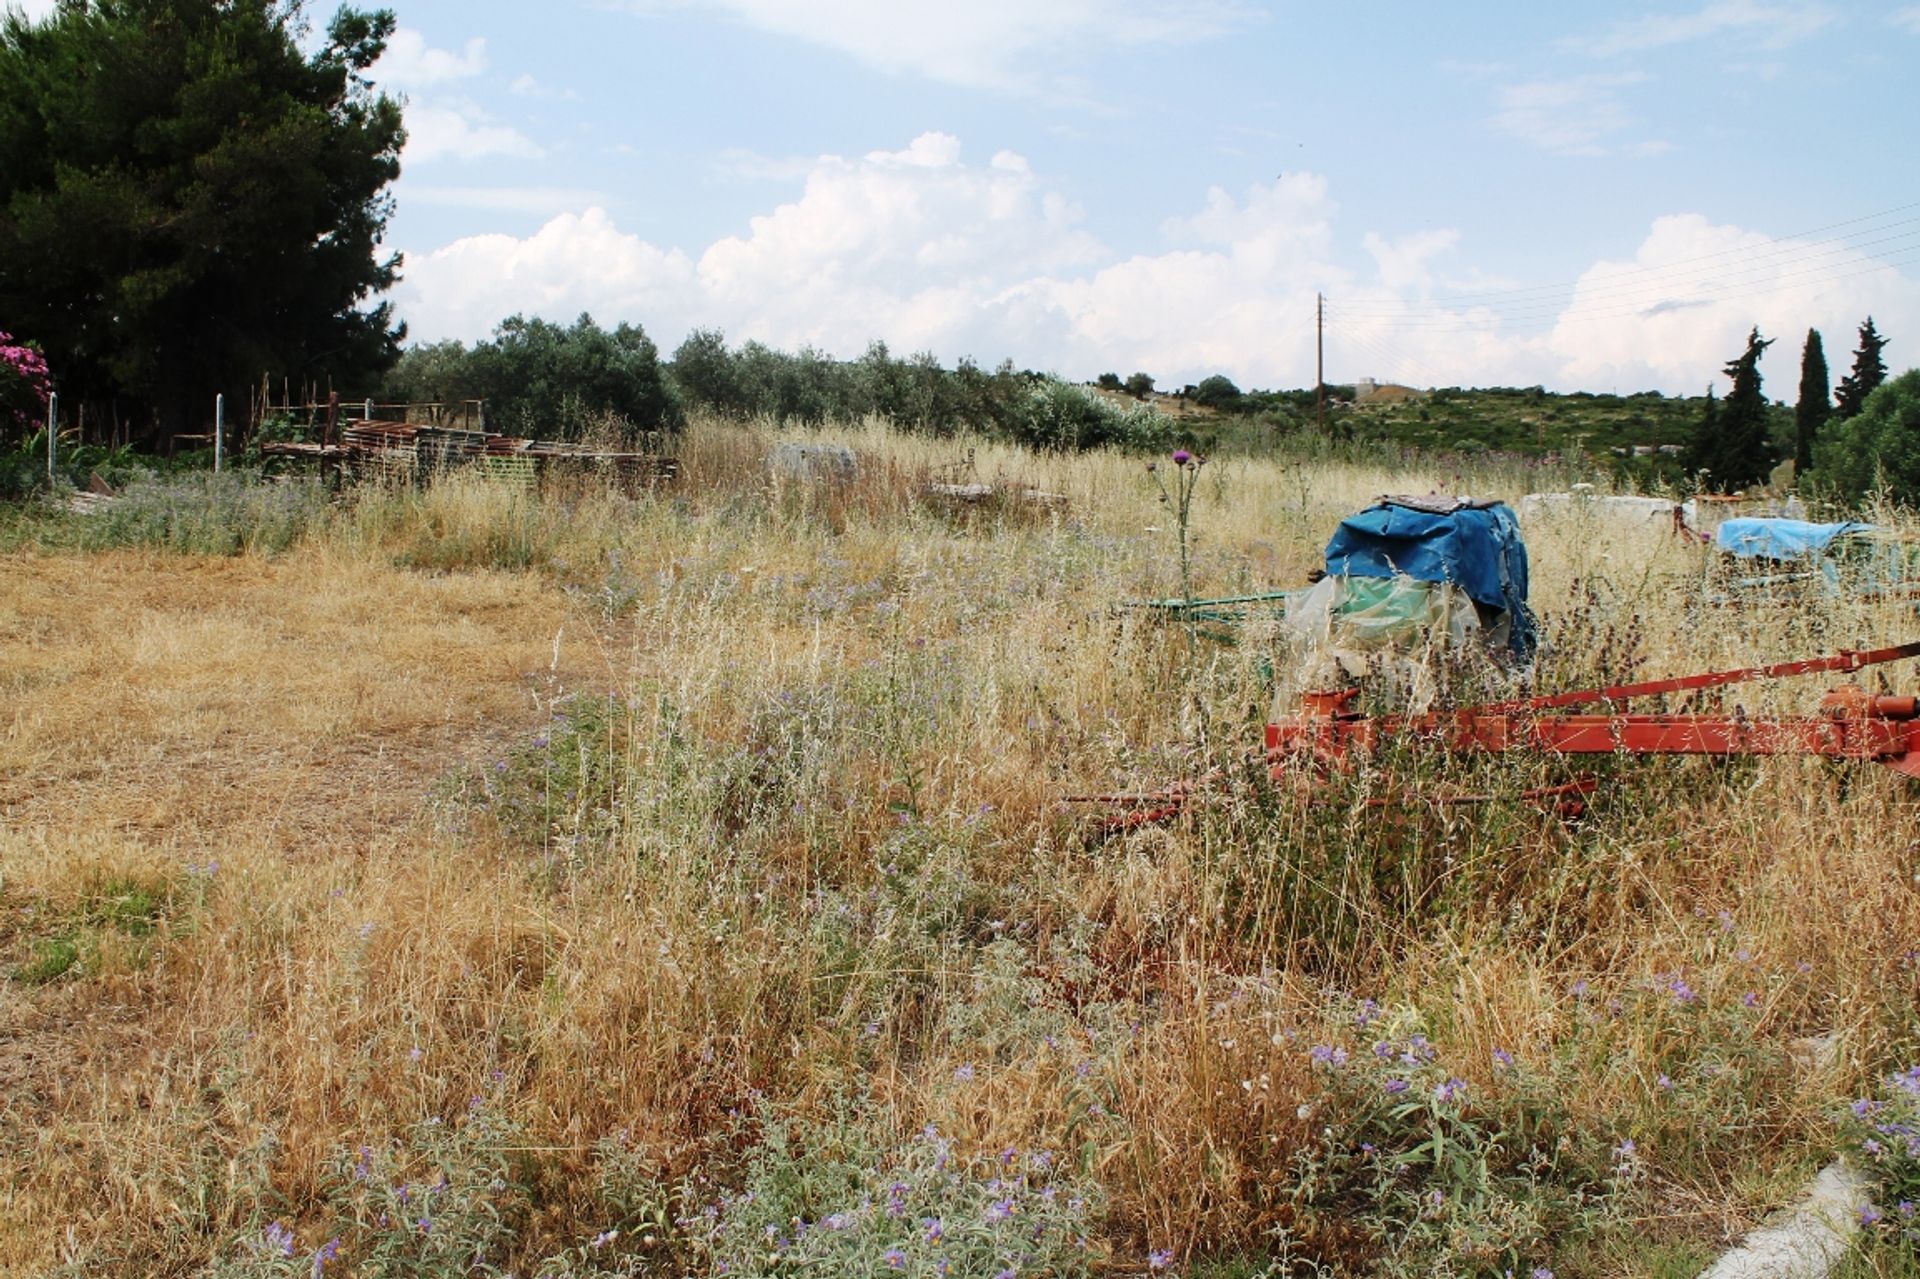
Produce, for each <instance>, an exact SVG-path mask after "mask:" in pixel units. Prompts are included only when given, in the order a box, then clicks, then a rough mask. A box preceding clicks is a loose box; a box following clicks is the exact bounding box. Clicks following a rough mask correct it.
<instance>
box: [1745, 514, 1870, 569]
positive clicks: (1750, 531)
mask: <svg viewBox="0 0 1920 1279" xmlns="http://www.w3.org/2000/svg"><path fill="white" fill-rule="evenodd" d="M1872 527H1873V525H1871V524H1860V523H1855V522H1852V521H1848V522H1846V523H1842V524H1809V523H1807V522H1806V521H1805V520H1782V519H1761V518H1757V517H1756V518H1751V519H1735V520H1725V521H1722V523H1721V525H1720V527H1719V528H1718V529H1715V530H1714V534H1713V540H1714V544H1715V545H1716V546H1718V547H1719V548H1720V549H1721V550H1723V551H1726V552H1728V553H1729V554H1732V555H1738V556H1739V557H1740V558H1742V559H1749V560H1797V559H1803V558H1806V557H1808V556H1812V555H1818V554H1820V553H1821V552H1822V551H1824V550H1826V549H1827V548H1828V547H1829V546H1831V545H1833V543H1834V542H1835V541H1837V540H1839V539H1840V538H1842V537H1845V536H1846V535H1847V534H1849V533H1864V532H1866V531H1867V530H1869V529H1871V528H1872Z"/></svg>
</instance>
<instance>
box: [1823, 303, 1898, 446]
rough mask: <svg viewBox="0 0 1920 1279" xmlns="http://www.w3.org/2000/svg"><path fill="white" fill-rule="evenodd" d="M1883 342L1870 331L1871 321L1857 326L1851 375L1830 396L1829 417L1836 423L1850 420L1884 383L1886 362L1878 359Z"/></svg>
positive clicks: (1880, 337)
mask: <svg viewBox="0 0 1920 1279" xmlns="http://www.w3.org/2000/svg"><path fill="white" fill-rule="evenodd" d="M1886 344H1887V340H1886V339H1885V338H1884V337H1882V336H1880V334H1879V333H1878V332H1877V331H1875V329H1874V327H1873V317H1872V316H1871V315H1869V316H1868V317H1867V322H1866V323H1865V324H1863V325H1861V326H1860V348H1859V350H1857V351H1855V352H1854V353H1853V371H1852V372H1851V373H1849V374H1847V375H1846V376H1845V377H1843V378H1841V379H1840V388H1839V390H1838V391H1836V392H1835V393H1834V397H1833V400H1834V404H1833V415H1834V416H1835V417H1837V418H1840V419H1843V420H1844V419H1846V418H1850V417H1853V416H1854V415H1855V414H1857V413H1859V412H1860V408H1861V406H1862V405H1864V404H1865V403H1866V402H1867V397H1868V396H1869V395H1872V394H1873V393H1874V391H1876V390H1877V389H1879V386H1880V384H1881V383H1882V382H1884V381H1886V380H1887V362H1886V361H1885V360H1883V359H1881V358H1880V350H1881V348H1882V347H1884V346H1886Z"/></svg>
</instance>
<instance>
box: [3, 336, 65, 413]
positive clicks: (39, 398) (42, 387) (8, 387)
mask: <svg viewBox="0 0 1920 1279" xmlns="http://www.w3.org/2000/svg"><path fill="white" fill-rule="evenodd" d="M52 390H53V379H52V378H51V377H50V376H49V375H48V373H47V359H46V357H45V356H43V355H41V354H40V348H39V347H37V346H34V345H33V344H32V343H29V342H21V341H17V340H15V338H14V336H13V335H12V334H11V333H8V332H6V331H5V330H4V329H0V441H11V440H16V439H25V438H26V436H27V435H28V433H30V432H31V431H33V430H34V429H35V428H36V427H38V426H39V425H40V424H41V423H42V422H44V421H45V415H46V409H47V396H48V394H49V393H51V392H52Z"/></svg>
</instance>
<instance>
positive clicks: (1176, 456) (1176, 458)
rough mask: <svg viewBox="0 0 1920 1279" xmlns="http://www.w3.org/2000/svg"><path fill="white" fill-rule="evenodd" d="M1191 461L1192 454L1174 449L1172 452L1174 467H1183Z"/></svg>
mask: <svg viewBox="0 0 1920 1279" xmlns="http://www.w3.org/2000/svg"><path fill="white" fill-rule="evenodd" d="M1191 461H1193V454H1191V453H1189V452H1187V451H1186V450H1185V449H1175V450H1174V451H1173V464H1174V465H1175V466H1185V465H1186V464H1187V463H1189V462H1191Z"/></svg>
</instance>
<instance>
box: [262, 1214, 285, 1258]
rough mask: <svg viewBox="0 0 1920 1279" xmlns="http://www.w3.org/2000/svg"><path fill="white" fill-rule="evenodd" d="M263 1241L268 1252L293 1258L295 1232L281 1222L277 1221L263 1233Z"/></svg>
mask: <svg viewBox="0 0 1920 1279" xmlns="http://www.w3.org/2000/svg"><path fill="white" fill-rule="evenodd" d="M261 1239H262V1241H263V1242H264V1243H265V1245H266V1250H267V1251H268V1252H277V1253H279V1254H280V1255H281V1256H283V1257H291V1256H292V1255H293V1231H291V1230H289V1229H287V1228H286V1227H285V1226H283V1225H281V1224H280V1223H279V1222H277V1221H276V1222H274V1223H273V1224H272V1225H270V1226H268V1227H267V1228H266V1230H265V1231H264V1232H263V1233H262V1235H261Z"/></svg>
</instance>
